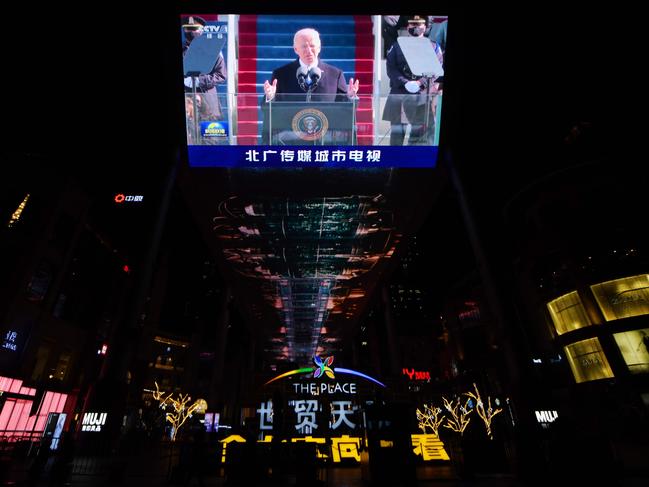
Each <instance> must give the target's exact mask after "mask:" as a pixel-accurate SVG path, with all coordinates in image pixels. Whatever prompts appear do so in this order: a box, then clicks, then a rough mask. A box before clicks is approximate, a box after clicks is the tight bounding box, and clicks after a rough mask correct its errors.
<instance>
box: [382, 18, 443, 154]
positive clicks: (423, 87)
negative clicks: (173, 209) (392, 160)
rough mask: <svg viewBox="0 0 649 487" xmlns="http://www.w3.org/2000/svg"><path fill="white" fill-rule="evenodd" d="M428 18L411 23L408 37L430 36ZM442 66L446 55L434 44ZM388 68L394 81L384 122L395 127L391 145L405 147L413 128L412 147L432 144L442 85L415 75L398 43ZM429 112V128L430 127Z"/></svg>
mask: <svg viewBox="0 0 649 487" xmlns="http://www.w3.org/2000/svg"><path fill="white" fill-rule="evenodd" d="M427 22H428V20H427V18H426V17H420V16H418V15H415V16H413V17H412V18H410V19H409V20H408V34H409V35H411V36H413V37H423V36H424V33H425V32H426V23H427ZM431 43H432V45H433V49H434V50H435V53H436V55H437V59H438V60H439V62H440V64H442V63H443V54H442V50H441V49H440V47H439V46H438V45H437V43H435V42H434V41H431ZM386 68H387V73H388V77H389V78H390V96H389V97H388V100H387V102H386V104H385V109H384V110H383V120H387V121H389V122H390V125H391V132H390V145H403V141H404V138H405V133H406V127H407V126H408V124H410V125H411V131H410V139H409V144H410V145H414V144H416V143H418V142H423V143H427V144H430V143H432V133H433V130H432V129H433V126H434V120H435V112H434V95H436V94H438V93H439V91H440V85H439V83H437V82H435V80H434V79H433V80H431V81H432V82H429V80H428V79H427V78H425V77H419V76H416V75H414V74H413V73H412V72H411V70H410V67H409V66H408V62H407V61H406V58H405V56H404V54H403V51H402V50H401V47H400V46H399V43H398V42H395V43H394V44H392V47H391V48H390V51H389V52H388V56H387V59H386ZM426 110H428V115H429V116H428V124H427V125H426Z"/></svg>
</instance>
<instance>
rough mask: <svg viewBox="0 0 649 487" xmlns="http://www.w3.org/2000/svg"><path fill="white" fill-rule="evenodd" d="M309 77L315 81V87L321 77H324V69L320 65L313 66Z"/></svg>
mask: <svg viewBox="0 0 649 487" xmlns="http://www.w3.org/2000/svg"><path fill="white" fill-rule="evenodd" d="M309 77H310V78H311V80H312V81H313V87H314V88H315V86H316V85H317V84H318V81H320V78H322V70H321V69H320V68H319V67H318V66H314V67H312V68H311V70H310V71H309Z"/></svg>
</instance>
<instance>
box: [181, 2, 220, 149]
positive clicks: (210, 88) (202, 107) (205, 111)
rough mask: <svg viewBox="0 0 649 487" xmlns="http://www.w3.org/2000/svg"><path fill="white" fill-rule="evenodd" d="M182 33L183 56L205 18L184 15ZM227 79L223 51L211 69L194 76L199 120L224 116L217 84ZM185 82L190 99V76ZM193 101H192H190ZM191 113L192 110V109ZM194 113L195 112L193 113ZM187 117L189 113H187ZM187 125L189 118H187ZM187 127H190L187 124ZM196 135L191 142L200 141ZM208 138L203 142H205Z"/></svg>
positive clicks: (197, 34)
mask: <svg viewBox="0 0 649 487" xmlns="http://www.w3.org/2000/svg"><path fill="white" fill-rule="evenodd" d="M182 23H183V25H182V27H183V34H184V36H185V42H184V44H183V57H184V56H185V54H186V53H187V50H188V49H189V46H190V45H191V43H192V41H193V40H194V39H196V38H197V37H200V36H201V35H202V34H203V29H204V27H205V24H206V22H205V20H204V19H203V18H201V17H198V16H196V15H192V16H189V17H184V18H183V20H182ZM226 81H227V69H226V65H225V58H224V57H223V53H222V52H219V55H218V57H217V58H216V64H215V65H214V68H213V69H212V71H210V72H209V73H207V74H201V75H200V76H198V77H196V78H195V83H196V93H197V98H199V100H200V103H197V105H198V106H197V109H196V112H197V115H198V120H199V121H219V120H222V119H223V118H224V113H223V109H222V107H221V102H220V101H219V95H218V93H217V89H216V88H217V85H220V84H223V83H225V82H226ZM184 84H185V97H186V98H187V99H188V100H190V101H191V99H192V77H191V76H186V77H185V79H184ZM192 103H193V102H192ZM192 113H193V111H192ZM194 115H196V114H194ZM188 118H189V114H188ZM188 125H189V120H188ZM188 129H191V127H189V126H188ZM198 139H199V138H198V137H196V138H194V140H193V143H200V142H199V141H198ZM208 141H209V139H207V140H205V141H204V142H205V143H207V142H208Z"/></svg>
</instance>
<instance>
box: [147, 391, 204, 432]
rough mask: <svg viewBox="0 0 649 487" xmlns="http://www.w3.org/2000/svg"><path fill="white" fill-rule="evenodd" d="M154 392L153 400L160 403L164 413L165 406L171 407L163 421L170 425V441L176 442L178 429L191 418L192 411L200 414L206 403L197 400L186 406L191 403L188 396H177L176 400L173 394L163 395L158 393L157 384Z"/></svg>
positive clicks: (202, 400)
mask: <svg viewBox="0 0 649 487" xmlns="http://www.w3.org/2000/svg"><path fill="white" fill-rule="evenodd" d="M155 389H156V390H155V392H154V393H153V399H155V400H156V401H158V402H159V403H160V408H162V409H164V410H165V411H166V409H167V406H170V407H171V411H166V414H165V419H166V420H167V421H169V422H170V423H171V426H172V431H171V441H176V435H177V434H178V430H179V429H180V427H181V426H182V425H183V424H184V423H185V421H187V418H191V417H192V413H193V412H194V411H197V412H200V411H201V410H203V411H204V410H205V409H207V403H206V402H205V400H204V399H198V400H197V401H194V402H193V403H192V404H188V403H189V401H191V399H192V398H191V397H190V396H189V394H178V398H174V397H173V393H172V392H169V393H166V396H165V393H163V392H161V391H160V387H158V383H157V382H156V383H155Z"/></svg>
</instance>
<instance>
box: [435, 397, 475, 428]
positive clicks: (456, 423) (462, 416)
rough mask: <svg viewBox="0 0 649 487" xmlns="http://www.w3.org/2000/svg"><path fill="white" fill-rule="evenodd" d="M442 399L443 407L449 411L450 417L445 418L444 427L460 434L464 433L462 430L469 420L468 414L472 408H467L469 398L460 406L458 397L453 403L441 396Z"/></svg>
mask: <svg viewBox="0 0 649 487" xmlns="http://www.w3.org/2000/svg"><path fill="white" fill-rule="evenodd" d="M442 399H443V400H444V407H445V408H446V410H447V411H448V412H449V413H451V418H448V417H447V418H446V424H444V425H443V426H444V428H448V429H450V430H453V431H455V432H456V433H460V434H461V435H462V434H464V430H465V429H466V427H467V426H468V425H469V422H470V421H471V418H469V417H468V416H469V414H471V413H472V412H473V410H472V409H470V408H469V401H471V399H467V400H466V402H465V403H464V406H460V398H457V399H456V401H455V404H453V403H452V402H450V401H449V400H448V399H446V398H445V397H443V396H442Z"/></svg>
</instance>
